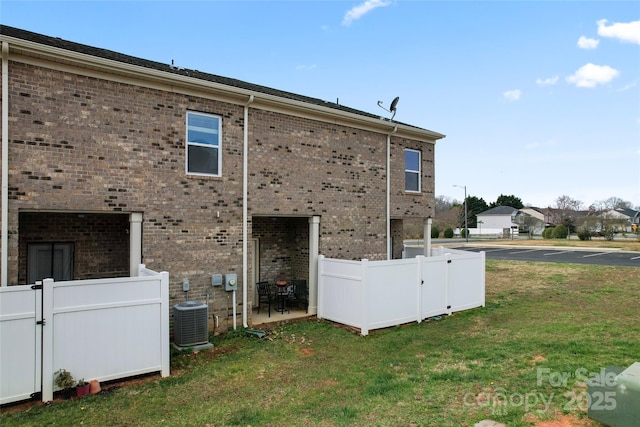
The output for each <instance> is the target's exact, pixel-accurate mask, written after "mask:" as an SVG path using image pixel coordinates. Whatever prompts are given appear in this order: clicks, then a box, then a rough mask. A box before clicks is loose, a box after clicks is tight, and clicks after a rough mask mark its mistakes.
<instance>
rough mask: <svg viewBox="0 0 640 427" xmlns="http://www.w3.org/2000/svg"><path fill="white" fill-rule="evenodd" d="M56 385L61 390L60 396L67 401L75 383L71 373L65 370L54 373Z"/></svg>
mask: <svg viewBox="0 0 640 427" xmlns="http://www.w3.org/2000/svg"><path fill="white" fill-rule="evenodd" d="M55 381H56V385H57V386H58V387H59V388H60V389H62V396H63V397H64V398H65V399H69V398H70V397H71V389H72V388H73V386H74V385H76V382H75V381H74V380H73V376H72V375H71V372H69V371H67V370H66V369H60V370H58V371H57V372H56V380H55Z"/></svg>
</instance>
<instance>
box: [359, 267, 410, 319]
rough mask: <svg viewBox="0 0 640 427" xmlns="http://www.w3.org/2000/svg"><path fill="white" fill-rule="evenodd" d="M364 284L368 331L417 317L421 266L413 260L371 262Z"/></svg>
mask: <svg viewBox="0 0 640 427" xmlns="http://www.w3.org/2000/svg"><path fill="white" fill-rule="evenodd" d="M365 265H366V266H367V273H366V274H367V281H366V284H365V293H366V301H365V304H366V308H367V324H368V328H369V329H379V328H386V327H389V326H394V325H400V324H403V323H408V322H411V321H420V319H419V318H418V314H417V313H418V306H419V301H420V298H419V294H418V292H419V290H420V289H419V287H417V286H416V283H419V281H420V264H419V263H418V262H417V261H416V260H415V259H408V260H394V261H370V262H368V263H366V264H365Z"/></svg>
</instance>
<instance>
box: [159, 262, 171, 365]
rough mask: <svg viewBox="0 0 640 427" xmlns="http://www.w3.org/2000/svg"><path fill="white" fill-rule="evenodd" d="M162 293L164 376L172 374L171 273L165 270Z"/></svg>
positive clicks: (161, 283)
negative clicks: (170, 339) (170, 331)
mask: <svg viewBox="0 0 640 427" xmlns="http://www.w3.org/2000/svg"><path fill="white" fill-rule="evenodd" d="M160 293H161V297H160V299H161V301H162V302H161V303H160V304H161V307H160V310H161V311H160V319H161V320H160V321H161V322H162V324H161V326H160V333H161V334H162V337H161V340H160V341H161V345H162V355H161V359H162V371H161V373H160V375H161V376H163V377H168V376H169V375H170V374H171V358H170V354H169V273H167V272H166V271H163V272H161V273H160Z"/></svg>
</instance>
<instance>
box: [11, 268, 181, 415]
mask: <svg viewBox="0 0 640 427" xmlns="http://www.w3.org/2000/svg"><path fill="white" fill-rule="evenodd" d="M59 369H66V370H68V371H69V372H71V374H72V375H73V377H74V379H76V380H78V379H81V378H84V379H85V380H86V381H90V380H94V379H97V380H98V381H108V380H114V379H118V378H125V377H129V376H133V375H139V374H144V373H150V372H158V371H159V372H160V373H161V375H162V376H163V377H165V376H168V375H169V274H168V273H166V272H162V273H156V272H154V271H152V270H149V269H147V268H145V266H144V265H140V267H139V275H138V277H123V278H114V279H98V280H75V281H68V282H54V281H53V280H52V279H45V280H43V282H42V285H40V284H36V285H34V286H30V285H26V286H8V287H2V288H0V404H4V403H10V402H15V401H18V400H24V399H29V398H30V397H35V396H37V395H38V394H39V393H41V398H42V401H44V402H46V401H50V400H52V399H53V392H54V388H55V387H54V380H55V373H56V372H57V371H58V370H59Z"/></svg>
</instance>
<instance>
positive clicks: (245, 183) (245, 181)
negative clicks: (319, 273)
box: [234, 95, 253, 328]
mask: <svg viewBox="0 0 640 427" xmlns="http://www.w3.org/2000/svg"><path fill="white" fill-rule="evenodd" d="M252 102H253V95H250V96H249V100H248V101H247V103H246V104H245V105H244V123H243V127H244V131H243V134H244V136H243V147H242V152H243V156H242V326H243V327H244V328H248V327H249V324H248V322H247V305H248V292H247V285H248V283H249V280H248V277H247V274H248V270H249V269H248V265H247V264H248V259H247V258H248V252H249V251H248V242H247V234H248V230H247V228H248V209H247V201H248V199H249V197H248V192H249V105H250V104H251V103H252ZM234 320H235V319H234Z"/></svg>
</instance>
